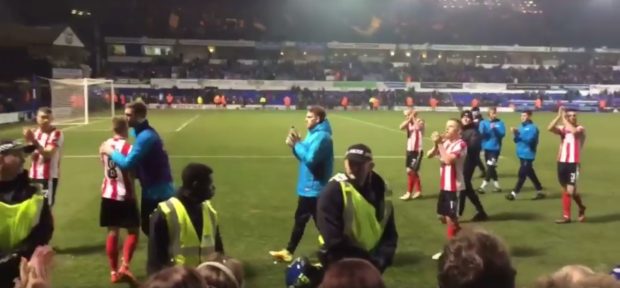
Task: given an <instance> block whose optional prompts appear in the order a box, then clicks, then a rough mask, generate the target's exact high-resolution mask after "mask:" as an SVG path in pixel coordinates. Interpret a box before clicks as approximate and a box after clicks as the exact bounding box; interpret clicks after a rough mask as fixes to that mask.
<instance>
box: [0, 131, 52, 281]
mask: <svg viewBox="0 0 620 288" xmlns="http://www.w3.org/2000/svg"><path fill="white" fill-rule="evenodd" d="M35 148H36V147H34V146H24V145H22V144H20V143H18V142H14V141H11V140H0V215H2V218H1V219H0V239H1V240H0V271H1V272H0V287H13V286H14V283H13V280H14V279H15V278H17V277H19V265H20V261H21V258H22V257H24V258H27V259H29V258H30V257H31V256H32V254H33V253H34V251H35V249H36V248H37V247H38V246H42V245H46V244H47V243H48V242H49V241H50V239H51V238H52V233H53V232H54V224H53V221H52V214H51V212H50V207H49V205H48V202H47V201H46V200H45V198H44V195H43V192H42V190H41V185H39V184H31V181H30V179H29V178H28V171H26V170H24V163H25V155H24V154H26V153H32V152H33V151H34V149H35Z"/></svg>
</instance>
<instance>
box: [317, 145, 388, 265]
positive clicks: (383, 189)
mask: <svg viewBox="0 0 620 288" xmlns="http://www.w3.org/2000/svg"><path fill="white" fill-rule="evenodd" d="M374 167H375V164H374V162H373V157H372V151H371V150H370V148H368V146H366V145H364V144H356V145H352V146H350V147H349V148H348V149H347V152H346V155H345V159H344V169H345V173H344V174H343V173H340V174H336V175H335V176H334V177H333V178H332V179H331V180H330V181H329V183H328V184H327V186H325V188H324V189H323V191H322V192H321V195H320V196H319V202H318V208H317V225H318V228H319V232H320V233H321V236H322V239H323V242H324V245H323V248H322V249H321V250H322V251H321V253H319V254H320V260H321V263H322V264H323V266H325V267H328V266H329V265H330V264H332V263H335V262H337V261H339V260H341V259H343V258H362V259H365V260H368V261H370V262H371V263H372V264H373V265H374V266H375V267H377V269H379V271H381V272H383V271H385V269H387V267H389V266H390V265H391V264H392V259H393V258H394V253H395V252H396V245H397V243H398V233H397V232H396V224H395V222H394V210H393V207H392V200H391V191H390V189H389V188H388V186H387V184H386V183H385V181H384V180H383V178H381V176H379V174H377V173H376V172H374V171H373V169H374ZM354 227H355V228H354Z"/></svg>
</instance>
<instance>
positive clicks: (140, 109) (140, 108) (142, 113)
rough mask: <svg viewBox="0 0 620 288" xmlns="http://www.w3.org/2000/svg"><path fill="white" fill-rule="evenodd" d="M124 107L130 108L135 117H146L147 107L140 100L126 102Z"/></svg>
mask: <svg viewBox="0 0 620 288" xmlns="http://www.w3.org/2000/svg"><path fill="white" fill-rule="evenodd" d="M126 108H129V109H131V110H132V111H133V113H134V115H135V116H136V117H140V118H146V111H147V110H148V108H147V106H146V104H145V103H144V102H142V101H140V100H138V101H133V102H131V103H129V104H127V106H126Z"/></svg>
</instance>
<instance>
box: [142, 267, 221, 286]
mask: <svg viewBox="0 0 620 288" xmlns="http://www.w3.org/2000/svg"><path fill="white" fill-rule="evenodd" d="M142 287H143V288H205V287H209V286H207V283H205V280H204V278H203V277H202V276H201V275H200V273H198V271H196V269H194V268H189V267H183V266H175V267H170V268H167V269H164V270H162V271H159V272H158V273H157V274H154V275H152V276H151V277H149V279H148V280H147V281H146V283H144V284H143V285H142Z"/></svg>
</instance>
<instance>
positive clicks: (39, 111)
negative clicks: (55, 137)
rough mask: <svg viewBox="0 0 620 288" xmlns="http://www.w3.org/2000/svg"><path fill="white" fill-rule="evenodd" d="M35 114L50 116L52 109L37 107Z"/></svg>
mask: <svg viewBox="0 0 620 288" xmlns="http://www.w3.org/2000/svg"><path fill="white" fill-rule="evenodd" d="M37 113H43V114H45V115H52V108H50V107H47V106H43V107H39V109H37Z"/></svg>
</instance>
